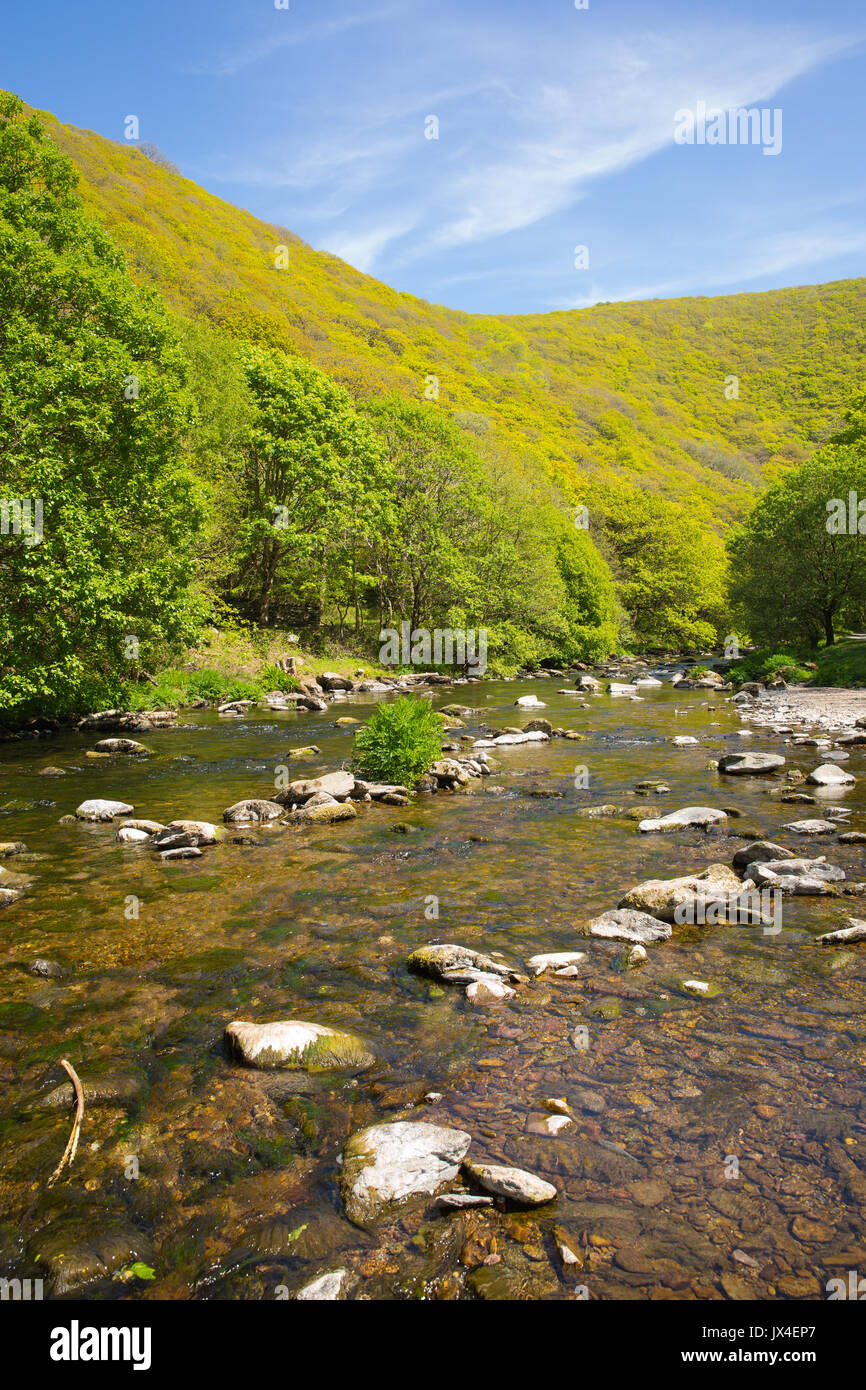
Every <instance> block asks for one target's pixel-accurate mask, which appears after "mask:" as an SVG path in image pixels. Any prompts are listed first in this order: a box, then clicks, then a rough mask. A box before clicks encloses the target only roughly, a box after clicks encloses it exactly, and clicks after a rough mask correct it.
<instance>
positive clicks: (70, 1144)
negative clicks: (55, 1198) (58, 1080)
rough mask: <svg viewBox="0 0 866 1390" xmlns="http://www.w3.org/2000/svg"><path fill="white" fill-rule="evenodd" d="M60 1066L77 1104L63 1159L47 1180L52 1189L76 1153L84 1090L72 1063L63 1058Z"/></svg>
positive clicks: (82, 1112)
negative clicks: (72, 1089)
mask: <svg viewBox="0 0 866 1390" xmlns="http://www.w3.org/2000/svg"><path fill="white" fill-rule="evenodd" d="M60 1065H61V1067H63V1068H65V1070H66V1072H67V1073H68V1074H69V1076H70V1077H71V1079H72V1085H73V1086H74V1088H75V1100H76V1102H77V1103H76V1107H75V1122H74V1124H73V1126H72V1133H71V1134H70V1136H69V1139H68V1140H67V1143H66V1148H65V1149H64V1150H63V1157H62V1158H61V1160H60V1162H59V1163H58V1165H57V1167H56V1168H55V1169H54V1172H53V1173H52V1174H51V1177H50V1178H49V1179H48V1186H49V1187H52V1186H53V1184H54V1183H55V1182H56V1181H57V1179H58V1178H59V1177H60V1174H61V1173H62V1172H63V1168H64V1165H65V1164H67V1163H68V1164H70V1165H71V1164H72V1163H73V1161H74V1159H75V1155H76V1153H77V1152H78V1136H79V1135H80V1133H81V1121H82V1120H83V1118H84V1089H83V1087H82V1085H81V1082H80V1080H79V1078H78V1073H77V1071H76V1070H75V1068H74V1067H73V1065H72V1063H71V1062H67V1060H66V1058H65V1057H64V1058H62V1059H61V1062H60Z"/></svg>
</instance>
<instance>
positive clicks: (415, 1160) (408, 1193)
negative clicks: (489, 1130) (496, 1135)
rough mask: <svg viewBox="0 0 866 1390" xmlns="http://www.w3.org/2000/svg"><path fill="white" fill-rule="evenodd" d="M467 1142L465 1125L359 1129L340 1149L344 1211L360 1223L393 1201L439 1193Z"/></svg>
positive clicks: (373, 1217) (401, 1124) (452, 1177)
mask: <svg viewBox="0 0 866 1390" xmlns="http://www.w3.org/2000/svg"><path fill="white" fill-rule="evenodd" d="M471 1142H472V1136H471V1135H469V1134H466V1133H465V1131H464V1130H461V1129H450V1128H445V1126H443V1125H432V1124H427V1123H425V1122H424V1121H418V1122H417V1123H416V1122H413V1121H409V1120H397V1121H395V1122H394V1123H392V1124H381V1125H371V1126H369V1128H367V1129H362V1130H359V1131H358V1132H357V1133H356V1134H353V1135H352V1136H351V1138H350V1139H349V1141H348V1143H347V1144H346V1147H345V1149H344V1151H343V1165H342V1169H341V1172H340V1192H341V1195H342V1198H343V1205H344V1206H345V1209H346V1215H347V1216H348V1217H349V1219H350V1221H354V1222H356V1223H357V1224H358V1225H364V1224H365V1223H367V1222H370V1221H375V1220H376V1218H377V1217H379V1216H381V1215H385V1214H388V1212H389V1208H391V1207H393V1206H394V1205H395V1204H397V1203H401V1202H405V1201H408V1200H409V1199H410V1198H413V1197H421V1196H430V1197H435V1196H437V1195H438V1194H439V1193H440V1192H441V1191H442V1190H443V1188H445V1187H447V1186H448V1185H449V1183H452V1182H453V1181H454V1180H455V1178H456V1177H457V1174H458V1172H459V1170H460V1164H461V1162H462V1160H463V1159H464V1158H465V1156H466V1152H467V1150H468V1148H469V1145H470V1143H471Z"/></svg>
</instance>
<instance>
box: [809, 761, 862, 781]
mask: <svg viewBox="0 0 866 1390" xmlns="http://www.w3.org/2000/svg"><path fill="white" fill-rule="evenodd" d="M856 780H857V779H856V777H854V776H852V774H851V773H850V772H846V771H845V769H844V767H837V766H836V765H835V763H822V764H821V766H820V767H816V768H815V769H814V771H813V772H810V773H809V776H808V777H807V778H806V781H807V782H808V783H810V785H811V786H813V787H850V786H851V785H852V784H853V783H854V782H856Z"/></svg>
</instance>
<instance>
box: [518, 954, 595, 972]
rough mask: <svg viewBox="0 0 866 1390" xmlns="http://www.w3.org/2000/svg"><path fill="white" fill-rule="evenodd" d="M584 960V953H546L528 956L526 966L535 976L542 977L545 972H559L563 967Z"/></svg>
mask: <svg viewBox="0 0 866 1390" xmlns="http://www.w3.org/2000/svg"><path fill="white" fill-rule="evenodd" d="M585 959H586V952H585V951H548V952H547V953H546V954H544V953H543V954H542V955H539V956H530V957H529V960H528V961H527V962H526V964H527V965H528V966H529V967H530V968H531V969H532V970H534V971H535V973H536V975H542V974H543V973H544V971H545V970H561V969H563V967H564V966H568V965H577V963H578V961H581V960H585Z"/></svg>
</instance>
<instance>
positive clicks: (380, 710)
mask: <svg viewBox="0 0 866 1390" xmlns="http://www.w3.org/2000/svg"><path fill="white" fill-rule="evenodd" d="M441 752H442V721H441V720H440V718H439V716H438V714H436V713H435V712H434V711H433V710H432V709H431V708H430V705H429V704H428V703H427V701H426V700H422V699H419V698H418V697H417V696H414V695H405V696H401V697H400V699H399V700H394V701H393V702H391V703H389V704H383V705H379V706H378V707H377V709H376V710H375V712H374V714H373V716H372V718H371V719H370V721H369V723H368V724H367V725H366V726H365V727H364V728H363V729H359V730H358V732H357V734H356V735H355V757H354V760H353V766H354V767H355V769H356V771H358V772H360V773H361V775H362V776H366V777H371V778H375V779H376V781H379V782H396V783H399V784H400V785H402V786H406V787H414V786H415V785H416V783H417V782H418V779H419V778H420V777H421V776H422V775H423V774H424V773H425V772H426V771H427V769H428V767H429V766H430V764H431V763H432V762H435V760H436V759H437V758H438V757H439V756H440V754H441Z"/></svg>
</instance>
